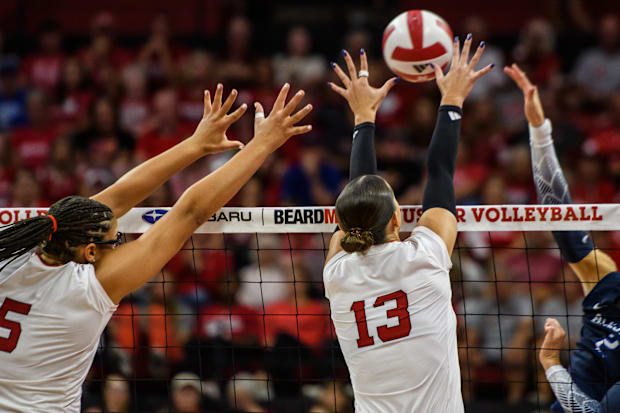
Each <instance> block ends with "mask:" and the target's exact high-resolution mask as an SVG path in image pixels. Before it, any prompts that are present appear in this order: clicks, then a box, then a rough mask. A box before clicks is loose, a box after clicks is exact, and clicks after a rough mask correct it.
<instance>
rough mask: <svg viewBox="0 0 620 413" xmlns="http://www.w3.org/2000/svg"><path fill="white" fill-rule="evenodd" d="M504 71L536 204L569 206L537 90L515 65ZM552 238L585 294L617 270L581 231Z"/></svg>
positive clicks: (565, 232)
mask: <svg viewBox="0 0 620 413" xmlns="http://www.w3.org/2000/svg"><path fill="white" fill-rule="evenodd" d="M504 72H506V74H507V75H508V76H510V77H511V78H512V80H514V82H515V83H516V84H517V86H519V88H520V89H521V91H522V92H523V97H524V110H525V117H526V118H527V121H528V123H529V130H530V150H531V155H532V169H533V175H534V183H535V184H536V193H537V195H538V202H539V203H541V204H552V205H557V204H570V203H572V200H571V196H570V192H569V189H568V184H567V183H566V179H565V178H564V173H563V172H562V167H561V166H560V162H559V161H558V158H557V155H556V153H555V149H554V147H553V139H552V137H551V122H550V121H549V119H545V114H544V111H543V107H542V103H541V102H540V98H539V96H538V89H537V88H536V86H534V85H533V84H532V83H531V82H530V80H529V79H528V78H527V76H526V75H525V73H523V71H522V70H521V69H520V68H519V66H517V65H516V64H513V65H512V66H506V67H505V68H504ZM553 237H554V238H555V241H556V242H557V244H558V246H559V247H560V251H561V252H562V255H563V256H564V258H565V259H566V261H568V262H569V264H570V266H571V268H572V269H573V271H575V273H576V274H577V276H578V277H579V280H580V281H581V283H582V287H583V289H584V292H585V294H587V293H588V292H590V290H591V289H592V288H593V287H594V285H595V284H596V283H597V282H598V281H599V280H600V279H601V278H603V277H604V276H605V275H607V274H609V273H610V272H613V271H616V264H615V263H614V261H613V260H612V259H611V257H609V255H607V254H605V253H604V252H602V251H600V250H598V249H595V248H594V243H593V242H592V240H591V239H590V237H589V236H588V234H586V233H585V232H584V231H553Z"/></svg>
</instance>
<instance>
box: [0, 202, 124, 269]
mask: <svg viewBox="0 0 620 413" xmlns="http://www.w3.org/2000/svg"><path fill="white" fill-rule="evenodd" d="M113 217H114V214H112V210H111V209H110V208H109V207H107V206H106V205H103V204H101V203H100V202H97V201H95V200H92V199H89V198H84V197H81V196H70V197H66V198H63V199H61V200H60V201H58V202H56V203H55V204H53V205H52V206H51V207H50V209H49V211H48V215H42V216H38V217H33V218H28V219H25V220H23V221H18V222H16V223H14V224H11V225H8V226H6V227H4V228H2V229H0V262H1V261H5V260H8V259H11V258H15V257H18V256H20V255H22V254H25V253H27V252H28V251H30V250H32V249H34V248H36V247H39V248H41V249H42V250H43V251H44V252H45V253H47V254H49V255H51V256H53V257H54V258H56V259H58V260H59V261H62V262H68V261H71V260H72V259H74V251H73V250H72V247H77V246H78V245H85V244H88V243H90V242H93V241H101V240H102V239H103V237H104V236H105V234H106V233H107V232H108V231H109V230H110V228H111V225H112V222H111V221H112V218H113Z"/></svg>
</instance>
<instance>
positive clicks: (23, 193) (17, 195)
mask: <svg viewBox="0 0 620 413" xmlns="http://www.w3.org/2000/svg"><path fill="white" fill-rule="evenodd" d="M14 179H15V181H14V182H13V192H12V196H11V203H10V206H12V207H22V208H37V207H44V206H47V205H48V202H47V201H46V200H45V199H43V194H42V192H43V191H42V190H41V184H40V183H39V181H38V180H37V179H36V178H35V176H34V174H33V173H32V171H31V170H29V169H19V170H18V171H17V172H15V178H14Z"/></svg>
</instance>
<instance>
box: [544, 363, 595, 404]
mask: <svg viewBox="0 0 620 413" xmlns="http://www.w3.org/2000/svg"><path fill="white" fill-rule="evenodd" d="M545 375H546V376H547V381H548V382H549V385H550V386H551V389H552V390H553V394H555V397H556V399H557V400H558V402H559V403H560V405H561V406H562V408H563V409H564V411H565V412H569V413H598V412H599V411H600V403H599V402H598V401H597V400H595V399H593V398H591V397H590V396H588V395H587V394H585V393H584V392H583V390H581V389H580V388H579V386H577V384H575V383H574V382H573V379H572V377H571V376H570V374H569V373H568V371H567V370H566V369H565V368H564V367H562V365H561V364H555V365H552V366H550V367H548V368H545Z"/></svg>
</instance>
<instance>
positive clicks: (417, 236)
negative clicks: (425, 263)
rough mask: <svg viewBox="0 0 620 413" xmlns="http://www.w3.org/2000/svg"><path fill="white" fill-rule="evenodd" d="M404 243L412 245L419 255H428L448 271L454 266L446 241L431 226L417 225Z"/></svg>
mask: <svg viewBox="0 0 620 413" xmlns="http://www.w3.org/2000/svg"><path fill="white" fill-rule="evenodd" d="M404 244H410V245H412V246H413V247H414V250H415V253H416V254H417V255H418V256H421V257H426V258H427V259H429V260H431V261H433V262H434V263H435V264H436V265H438V266H439V267H440V268H442V269H444V270H446V271H448V270H450V268H451V267H452V260H451V259H450V254H449V253H448V248H447V247H446V243H445V242H444V240H443V239H442V238H441V237H440V236H439V235H438V234H437V233H435V232H434V231H433V230H431V229H430V228H427V227H425V226H421V225H420V226H417V227H415V228H414V229H413V231H412V232H411V236H409V238H407V239H406V240H405V242H404Z"/></svg>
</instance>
